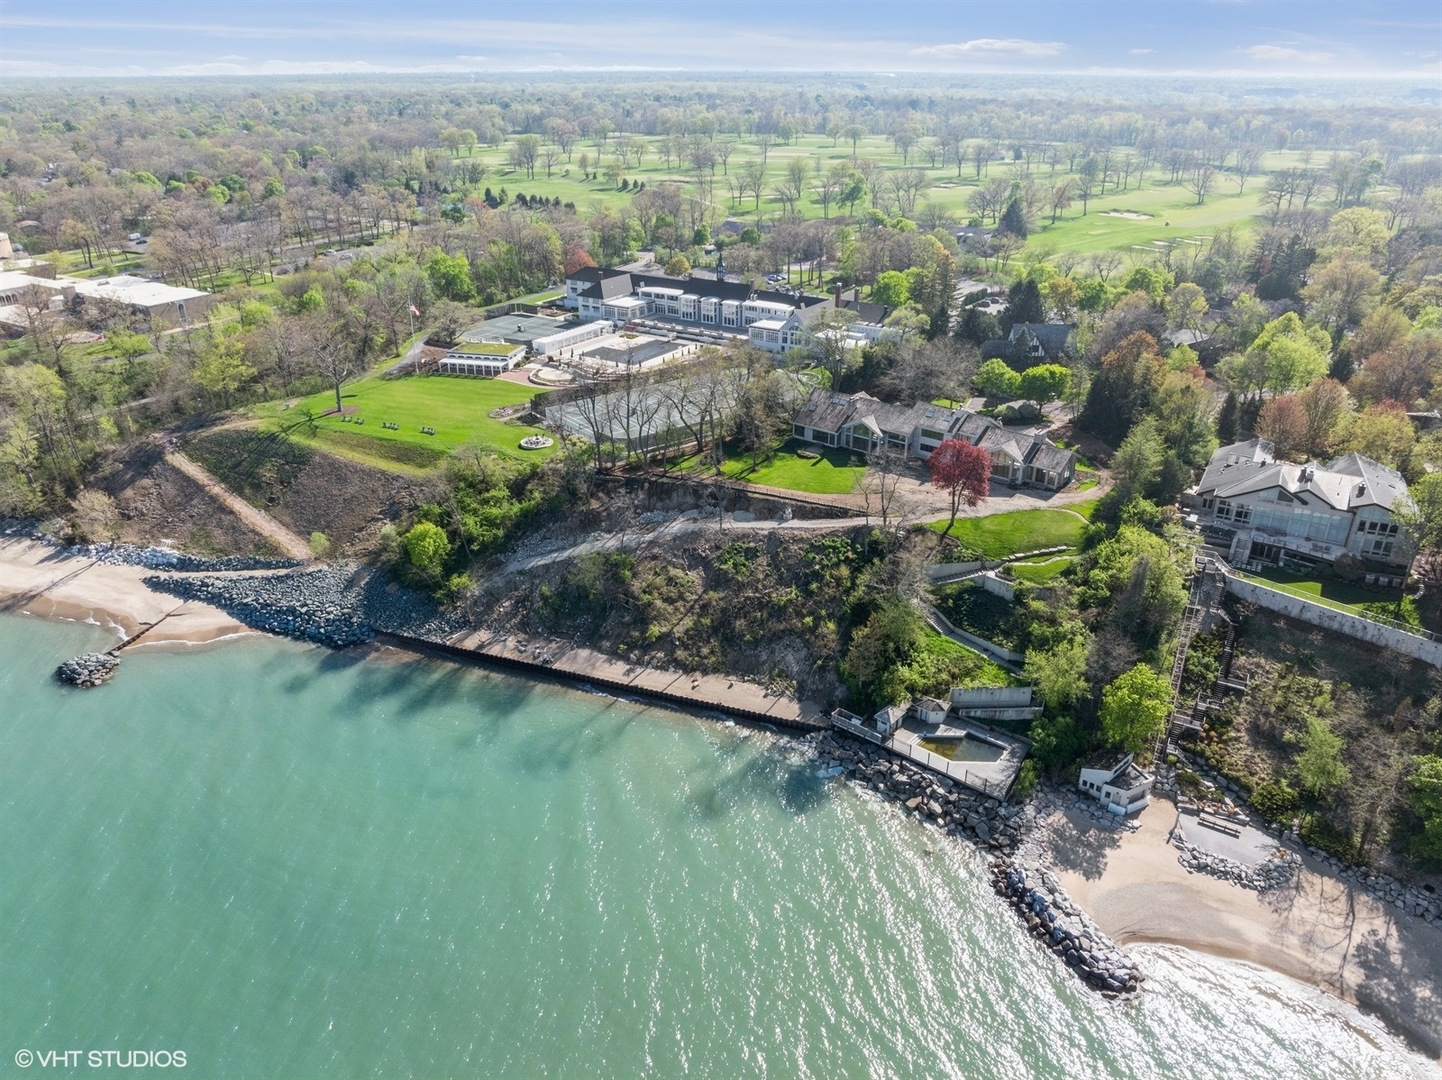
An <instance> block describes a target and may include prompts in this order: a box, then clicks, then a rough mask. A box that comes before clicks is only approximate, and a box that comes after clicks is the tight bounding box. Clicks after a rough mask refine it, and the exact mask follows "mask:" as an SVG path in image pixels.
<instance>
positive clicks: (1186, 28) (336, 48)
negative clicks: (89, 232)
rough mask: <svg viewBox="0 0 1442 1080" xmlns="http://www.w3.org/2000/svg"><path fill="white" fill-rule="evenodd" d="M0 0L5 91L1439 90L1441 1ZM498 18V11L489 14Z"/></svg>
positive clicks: (0, 64)
mask: <svg viewBox="0 0 1442 1080" xmlns="http://www.w3.org/2000/svg"><path fill="white" fill-rule="evenodd" d="M517 10H518V9H517V8H515V7H514V6H512V5H499V4H495V5H476V4H447V3H440V4H435V5H432V6H431V7H430V8H428V9H427V11H426V12H425V13H423V14H416V13H415V12H413V11H411V10H406V9H403V8H399V7H398V6H397V5H394V4H386V3H375V2H361V3H354V4H345V5H340V4H336V3H328V2H309V3H284V4H282V3H276V2H273V0H264V2H259V3H254V4H250V5H247V6H246V7H245V8H244V9H215V11H214V13H211V12H210V11H208V10H202V9H197V8H196V7H195V6H194V5H191V4H185V5H182V4H179V3H170V2H156V0H151V2H125V0H121V2H114V3H104V4H102V3H98V2H94V0H79V2H76V3H71V4H68V5H66V6H64V7H62V8H57V9H54V10H52V11H49V12H45V13H34V12H32V11H30V10H27V9H24V8H22V7H20V6H19V5H17V4H14V3H9V2H6V3H0V30H3V32H4V42H3V44H0V77H5V78H10V79H15V78H26V77H32V78H33V77H52V78H53V77H59V78H67V77H68V78H76V77H86V78H93V77H125V76H181V77H194V76H205V75H218V76H244V77H255V76H296V75H364V74H379V75H397V74H461V75H468V74H474V75H476V76H477V77H482V76H490V75H499V74H503V73H515V74H519V73H528V72H530V73H535V72H548V73H549V72H555V73H562V72H577V73H590V74H603V73H618V74H624V73H635V74H642V73H649V72H655V73H670V74H685V75H688V76H699V75H707V74H711V75H716V74H722V73H728V74H770V75H776V74H791V73H834V74H853V73H854V74H866V75H870V76H875V77H886V76H888V75H890V74H895V75H898V76H900V75H912V74H920V73H928V74H939V75H973V76H993V75H1028V76H1058V75H1069V76H1098V77H1116V76H1137V77H1143V78H1155V77H1195V76H1198V75H1204V76H1208V77H1218V78H1241V79H1248V78H1257V77H1262V78H1267V79H1273V78H1277V79H1283V78H1285V79H1295V78H1298V77H1302V78H1320V79H1359V78H1362V79H1386V80H1398V79H1402V80H1413V81H1419V82H1423V83H1434V82H1437V81H1439V80H1442V15H1439V9H1438V7H1437V5H1435V4H1431V3H1418V2H1411V0H1386V2H1371V3H1346V4H1342V3H1319V2H1308V0H1303V2H1291V3H1289V2H1284V0H1258V2H1255V3H1221V2H1216V3H1179V4H1156V3H1139V2H1133V0H1104V2H1100V3H1093V4H1088V5H1077V4H1067V3H1058V2H1055V0H1034V2H1030V3H1028V2H1019V3H1013V4H1009V5H1006V6H1005V7H1002V6H999V5H995V4H989V3H975V2H972V0H953V2H947V3H939V2H927V0H898V2H894V3H890V4H888V5H887V6H886V7H885V8H884V9H880V8H877V7H876V6H875V5H871V4H861V3H858V2H855V0H835V2H829V3H800V4H795V3H793V4H789V5H784V6H778V5H770V4H762V3H757V2H755V0H740V2H736V3H731V4H728V5H726V6H725V7H724V8H712V7H710V6H705V7H703V6H701V5H694V6H684V5H677V4H675V3H669V4H665V5H662V4H659V3H654V2H649V0H633V2H630V3H625V4H618V3H609V2H607V3H578V2H575V0H564V2H558V3H553V4H548V5H546V6H545V8H544V9H543V10H544V15H543V17H539V18H520V17H516V12H517ZM492 13H494V14H495V15H496V16H497V17H491V14H492Z"/></svg>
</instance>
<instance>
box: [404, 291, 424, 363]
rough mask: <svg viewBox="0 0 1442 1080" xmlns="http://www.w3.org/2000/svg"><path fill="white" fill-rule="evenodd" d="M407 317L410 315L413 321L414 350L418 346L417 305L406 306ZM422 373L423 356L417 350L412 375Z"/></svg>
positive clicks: (412, 338) (412, 344) (412, 340)
mask: <svg viewBox="0 0 1442 1080" xmlns="http://www.w3.org/2000/svg"><path fill="white" fill-rule="evenodd" d="M406 315H408V316H409V317H410V320H411V348H413V349H414V348H415V345H416V306H415V304H409V303H408V304H406ZM420 373H421V354H420V350H418V349H417V350H416V357H415V359H414V360H412V361H411V374H412V375H419V374H420Z"/></svg>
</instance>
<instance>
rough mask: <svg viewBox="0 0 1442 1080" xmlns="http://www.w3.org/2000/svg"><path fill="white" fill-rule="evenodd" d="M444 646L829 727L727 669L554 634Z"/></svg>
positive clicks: (763, 717)
mask: <svg viewBox="0 0 1442 1080" xmlns="http://www.w3.org/2000/svg"><path fill="white" fill-rule="evenodd" d="M441 651H444V652H447V653H451V654H453V655H464V654H470V655H472V656H475V657H479V658H483V659H486V660H489V661H492V662H495V663H499V664H502V665H504V666H505V667H511V668H519V669H522V670H527V671H532V672H543V673H546V674H550V675H555V676H560V677H562V678H566V679H572V680H575V681H577V682H583V683H589V684H591V685H593V686H596V687H598V688H604V689H606V690H609V691H611V692H618V693H627V694H635V695H637V696H641V697H649V698H654V699H656V700H658V701H663V702H666V703H667V704H670V705H679V706H681V707H683V708H689V709H697V710H702V711H714V712H722V713H726V714H728V715H731V716H737V717H740V718H742V719H746V720H752V721H758V722H762V723H771V724H777V725H780V726H783V727H790V728H802V729H805V730H818V729H822V728H827V727H829V726H830V723H829V722H828V721H827V719H826V717H825V715H824V714H823V713H822V711H821V708H820V707H819V706H818V705H816V704H814V703H812V702H809V701H798V700H797V699H796V698H794V697H792V696H791V695H789V694H783V693H780V692H778V691H773V690H768V689H767V688H766V687H764V686H758V685H757V684H755V683H749V682H744V681H742V680H740V679H731V678H727V677H726V676H724V675H702V674H699V673H687V672H676V671H659V670H656V669H655V668H647V667H641V666H638V665H636V664H628V663H626V662H625V661H624V660H617V659H616V658H615V657H612V656H607V655H605V654H604V653H599V652H597V651H595V650H594V649H586V648H581V647H578V646H575V645H572V644H571V643H570V642H567V641H557V640H555V639H551V638H527V637H510V636H504V635H499V634H492V633H488V632H486V631H475V632H472V633H469V634H465V635H462V636H460V637H456V638H452V639H451V641H449V642H448V643H447V644H446V645H445V646H444V647H442V649H441Z"/></svg>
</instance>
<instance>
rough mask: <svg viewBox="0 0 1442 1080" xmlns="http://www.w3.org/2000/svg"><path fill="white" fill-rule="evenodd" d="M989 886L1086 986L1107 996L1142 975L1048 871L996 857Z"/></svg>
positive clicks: (1135, 984)
mask: <svg viewBox="0 0 1442 1080" xmlns="http://www.w3.org/2000/svg"><path fill="white" fill-rule="evenodd" d="M992 886H993V887H994V888H995V889H996V892H997V895H999V896H1002V897H1005V898H1006V900H1007V901H1008V902H1009V903H1010V904H1011V906H1012V907H1013V908H1015V909H1016V912H1017V914H1018V915H1020V916H1021V917H1022V919H1023V920H1024V921H1025V922H1026V927H1027V929H1028V930H1030V931H1031V933H1032V936H1033V937H1035V938H1036V939H1037V940H1038V941H1040V942H1041V943H1042V945H1043V946H1045V947H1046V948H1048V949H1049V950H1050V951H1051V952H1052V953H1053V954H1054V955H1056V956H1057V957H1058V958H1060V959H1061V960H1062V961H1064V962H1065V963H1066V965H1067V966H1068V967H1070V968H1071V969H1072V970H1073V971H1075V972H1076V973H1077V975H1079V976H1080V977H1081V978H1082V979H1083V980H1084V981H1085V982H1086V983H1087V984H1088V985H1089V986H1091V987H1092V988H1094V989H1096V990H1100V991H1101V992H1102V993H1103V994H1105V995H1107V996H1111V997H1116V996H1120V995H1122V994H1133V993H1136V991H1137V990H1139V989H1140V988H1141V984H1142V982H1143V981H1145V979H1146V976H1145V975H1143V974H1142V973H1141V971H1140V970H1139V969H1138V968H1137V966H1136V964H1134V963H1133V962H1132V961H1131V959H1130V958H1129V957H1128V956H1127V955H1126V954H1125V953H1123V952H1122V951H1121V949H1119V948H1117V946H1116V944H1115V943H1113V942H1112V940H1111V939H1110V938H1109V937H1107V936H1106V935H1105V934H1103V933H1102V932H1101V930H1100V929H1099V928H1098V927H1097V925H1096V923H1094V922H1092V920H1091V919H1090V918H1089V917H1088V916H1087V914H1086V912H1084V911H1082V910H1081V908H1079V907H1077V906H1076V904H1074V903H1072V900H1071V897H1070V896H1068V895H1067V892H1066V890H1065V889H1063V888H1062V887H1061V885H1060V884H1059V883H1058V882H1057V880H1056V878H1055V877H1053V876H1052V874H1051V873H1050V872H1049V871H1046V870H1042V869H1040V868H1039V867H1033V868H1032V869H1030V870H1028V868H1027V867H1025V866H1020V865H1017V864H1016V863H1014V862H1013V861H1012V860H1011V859H1007V858H998V859H996V860H995V861H994V862H993V863H992Z"/></svg>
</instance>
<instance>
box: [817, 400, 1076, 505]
mask: <svg viewBox="0 0 1442 1080" xmlns="http://www.w3.org/2000/svg"><path fill="white" fill-rule="evenodd" d="M791 433H792V434H793V435H794V436H795V437H796V438H798V439H802V440H804V441H806V442H810V443H816V444H818V445H820V446H830V447H838V448H840V449H844V450H856V451H859V452H860V453H863V454H870V453H872V452H873V451H875V450H876V449H877V448H878V447H880V446H883V445H886V446H890V447H891V448H892V449H893V450H896V451H898V452H900V453H903V454H905V455H907V456H909V457H917V458H922V459H925V458H929V457H930V456H931V452H932V451H933V450H935V449H936V448H937V447H938V446H940V445H941V444H942V443H943V442H946V441H947V440H948V439H957V440H960V441H963V442H968V443H971V444H972V445H973V446H979V447H981V448H982V449H983V450H985V451H986V452H987V453H989V454H990V455H991V461H992V467H991V478H992V479H993V480H994V481H996V482H998V483H1002V484H1010V485H1012V486H1014V487H1039V488H1046V489H1047V490H1048V491H1056V490H1059V489H1060V488H1064V487H1066V486H1067V485H1068V484H1070V483H1071V482H1072V480H1073V479H1074V478H1075V476H1076V455H1075V454H1074V453H1072V452H1071V451H1070V450H1063V449H1062V448H1061V447H1059V446H1057V445H1056V444H1055V443H1053V442H1052V441H1051V440H1049V439H1047V438H1045V437H1043V436H1041V435H1028V434H1023V433H1021V432H1017V431H1012V430H1010V429H1008V428H1005V427H1003V426H1002V425H1001V424H998V423H997V422H996V421H995V420H992V419H990V418H989V417H986V416H981V415H980V414H978V413H974V412H971V411H970V410H968V409H947V408H943V407H942V406H940V405H931V404H927V403H925V402H921V403H918V404H916V405H911V406H906V405H889V404H887V403H886V402H884V401H878V400H877V399H876V398H874V397H872V396H871V395H870V394H867V393H857V394H838V393H836V392H834V391H831V390H813V391H812V392H811V396H810V397H808V398H807V399H806V403H805V404H803V405H802V406H801V408H800V409H799V410H797V412H796V415H795V416H793V417H792V420H791Z"/></svg>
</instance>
